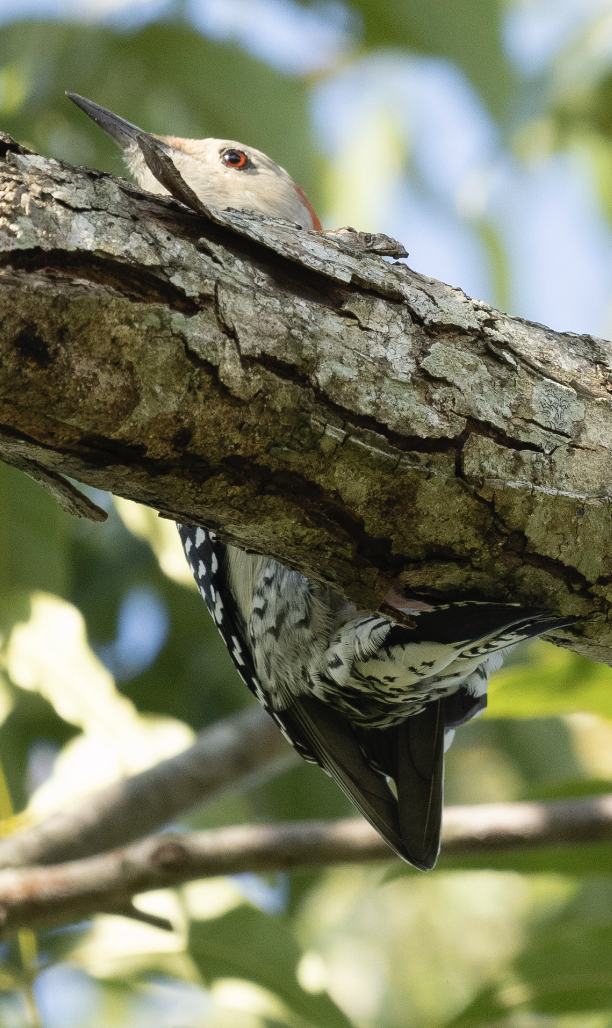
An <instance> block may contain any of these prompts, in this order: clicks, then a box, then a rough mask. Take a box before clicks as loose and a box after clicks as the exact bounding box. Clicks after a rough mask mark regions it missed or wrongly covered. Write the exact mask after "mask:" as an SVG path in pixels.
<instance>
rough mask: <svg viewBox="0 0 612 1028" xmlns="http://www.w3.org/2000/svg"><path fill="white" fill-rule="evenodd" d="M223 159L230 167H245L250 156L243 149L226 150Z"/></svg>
mask: <svg viewBox="0 0 612 1028" xmlns="http://www.w3.org/2000/svg"><path fill="white" fill-rule="evenodd" d="M221 160H222V161H223V163H224V164H225V165H227V167H228V168H238V169H240V168H244V167H246V165H247V163H248V160H249V159H248V157H247V155H246V154H245V153H243V151H242V150H225V151H224V152H223V154H222V155H221Z"/></svg>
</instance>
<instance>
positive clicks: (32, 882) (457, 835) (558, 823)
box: [0, 794, 612, 932]
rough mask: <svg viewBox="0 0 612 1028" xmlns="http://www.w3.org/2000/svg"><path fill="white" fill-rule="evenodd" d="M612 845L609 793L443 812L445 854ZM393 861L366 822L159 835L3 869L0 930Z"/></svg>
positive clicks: (0, 873)
mask: <svg viewBox="0 0 612 1028" xmlns="http://www.w3.org/2000/svg"><path fill="white" fill-rule="evenodd" d="M611 840H612V794H610V795H607V796H598V797H594V798H590V799H586V800H585V799H582V800H557V801H555V802H549V803H499V804H485V805H483V806H476V807H449V808H447V809H446V811H445V814H444V832H443V851H444V854H445V856H460V855H466V854H489V853H492V852H496V851H500V850H505V851H507V850H509V849H513V850H519V849H537V848H545V847H554V846H559V845H572V844H575V843H587V842H592V843H595V842H609V841H611ZM392 859H395V858H394V856H393V854H392V853H391V851H390V850H389V849H388V847H387V846H386V844H385V843H384V842H383V840H382V839H381V838H380V836H379V835H378V833H377V832H376V831H375V830H374V829H373V828H372V827H371V826H370V825H369V824H368V823H367V822H366V821H365V820H363V818H355V819H353V818H351V819H346V820H343V821H332V822H325V821H301V822H293V823H291V822H290V823H288V824H279V825H274V826H263V825H244V826H240V827H236V828H221V829H217V830H216V831H209V832H192V833H189V834H187V835H170V834H167V835H158V836H154V837H153V838H149V839H144V840H142V841H141V842H138V843H135V844H133V845H131V846H127V847H123V848H121V849H118V850H114V851H112V852H110V853H104V854H102V855H101V856H95V857H88V858H85V859H82V860H75V861H72V862H71V863H66V864H59V865H55V866H53V867H32V868H26V869H23V870H13V871H9V870H4V871H0V924H1V925H2V928H3V930H4V931H5V932H6V931H9V930H12V929H15V928H19V927H26V926H27V927H37V926H39V925H41V924H47V923H50V922H57V921H63V922H66V921H74V920H78V919H79V918H81V917H84V916H87V915H89V914H91V913H94V912H96V911H116V912H121V913H127V914H128V916H133V915H132V906H131V903H132V897H133V896H134V895H136V894H137V893H140V892H144V891H146V890H149V889H158V888H165V887H168V886H176V885H180V884H181V883H183V882H187V881H190V880H193V879H196V878H203V877H207V876H214V875H221V874H235V873H238V872H243V871H280V870H294V869H297V868H309V867H321V866H323V865H330V864H342V863H361V862H364V861H375V860H392Z"/></svg>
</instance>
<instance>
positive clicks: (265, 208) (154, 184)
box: [124, 136, 320, 229]
mask: <svg viewBox="0 0 612 1028" xmlns="http://www.w3.org/2000/svg"><path fill="white" fill-rule="evenodd" d="M159 138H160V139H162V140H163V141H164V142H165V143H167V144H168V145H169V146H171V147H172V148H173V153H172V154H171V157H172V160H173V162H174V164H175V165H176V167H177V168H178V170H179V171H180V173H181V175H182V176H183V178H184V179H185V181H186V182H187V184H188V185H189V186H191V188H192V189H193V191H194V192H195V193H196V195H197V196H198V197H199V198H200V200H202V202H203V203H205V204H207V205H208V206H210V207H218V208H220V209H221V210H223V209H224V208H226V207H233V208H234V209H237V210H251V211H258V212H259V213H261V214H269V215H271V216H272V217H277V218H285V219H286V220H287V221H292V222H294V223H295V224H298V225H300V226H301V227H302V228H305V229H311V228H319V227H320V225H319V222H318V219H317V218H316V215H315V214H314V211H313V210H312V208H311V207H310V204H309V203H308V200H307V199H306V197H305V196H304V194H303V193H302V191H301V189H300V188H299V186H297V185H296V183H295V182H294V181H293V179H292V178H291V176H290V175H289V174H288V173H287V172H286V171H285V169H284V168H281V167H280V165H278V164H275V162H274V161H272V160H271V159H270V158H269V157H266V155H265V154H264V153H262V152H261V151H260V150H256V149H255V148H254V147H252V146H244V145H243V144H242V143H237V142H236V141H235V140H232V139H179V138H176V137H174V136H160V137H159ZM124 157H125V160H126V163H127V165H128V167H129V169H130V171H131V173H132V174H133V175H134V178H135V179H136V181H137V182H138V184H139V185H140V186H142V188H143V189H147V190H148V191H149V192H150V193H165V194H167V190H166V189H164V187H163V186H161V185H160V184H159V182H158V181H157V179H156V178H155V177H154V176H153V175H152V173H151V172H150V171H149V169H148V168H147V166H146V164H145V162H144V159H143V157H142V154H141V152H140V150H139V149H138V147H137V146H136V145H135V144H132V145H131V146H128V147H127V148H126V149H125V150H124Z"/></svg>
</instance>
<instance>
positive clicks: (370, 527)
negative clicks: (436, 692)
mask: <svg viewBox="0 0 612 1028" xmlns="http://www.w3.org/2000/svg"><path fill="white" fill-rule="evenodd" d="M0 153H2V154H3V158H2V159H1V160H0V321H1V325H2V331H1V333H0V444H1V445H2V446H3V448H4V451H5V452H6V451H7V447H10V448H11V452H12V453H13V455H14V456H16V457H21V458H24V459H27V460H29V461H33V462H35V464H37V465H39V466H40V467H43V468H45V469H47V471H49V472H50V473H55V474H59V475H69V476H71V477H73V478H76V479H79V480H81V481H84V482H88V483H90V484H92V485H95V486H99V487H100V488H103V489H109V490H111V491H113V492H115V493H117V494H119V495H122V496H127V497H129V498H131V499H134V500H137V501H140V502H142V503H146V504H149V505H150V506H152V507H155V508H157V509H158V510H159V511H160V512H161V513H162V514H163V515H164V516H166V517H171V518H176V519H178V520H183V521H187V522H190V523H201V524H205V525H208V526H211V527H214V528H215V529H217V530H218V531H220V532H221V534H222V535H223V536H224V537H225V538H226V539H228V540H230V541H233V542H235V543H238V544H239V545H241V546H244V547H246V548H250V549H253V550H257V551H260V552H266V553H267V554H269V555H271V556H274V557H277V558H278V559H280V560H282V561H283V562H284V563H285V564H288V565H289V566H292V567H296V568H299V569H300V570H301V571H303V572H305V573H306V574H308V575H309V576H311V577H314V578H318V579H322V580H327V581H332V582H334V583H335V584H336V585H337V586H338V587H339V588H340V589H341V590H343V591H344V592H345V594H347V595H349V596H351V597H352V598H353V599H354V600H355V601H356V602H357V603H358V604H359V605H360V606H362V607H364V608H370V609H372V608H377V607H378V606H379V605H380V603H381V601H382V598H383V596H384V595H385V593H386V591H387V589H388V587H389V586H390V585H391V584H393V585H394V586H395V587H396V588H398V587H399V588H403V589H405V590H407V591H409V592H410V593H411V594H412V595H418V596H421V597H422V598H430V599H431V598H433V599H436V598H437V599H450V598H459V597H468V596H469V597H472V598H478V599H489V600H506V601H507V600H513V601H516V602H521V603H526V604H530V605H537V606H544V607H550V608H553V609H554V610H555V611H557V612H559V613H562V614H579V615H587V614H591V615H593V614H594V615H595V618H594V620H591V621H589V622H587V623H586V624H584V623H583V625H582V626H581V628H580V630H575V631H574V633H573V634H572V632H570V631H568V632H566V633H565V635H564V636H560V637H559V640H558V641H563V642H564V643H565V644H566V645H571V646H572V647H573V648H575V649H577V650H580V651H581V652H583V653H586V654H587V655H590V656H592V657H593V658H595V659H599V660H612V628H611V626H610V621H609V610H610V601H611V599H612V533H611V532H610V499H609V497H610V482H611V481H612V445H611V444H612V405H611V398H610V394H611V392H612V359H611V357H612V355H611V349H610V345H609V344H608V343H605V342H602V341H601V340H597V339H593V338H591V337H588V336H582V337H580V336H575V335H570V334H561V333H554V332H551V331H550V330H548V329H546V328H544V327H542V326H539V325H533V324H530V323H528V322H525V321H522V320H520V319H515V318H510V317H507V316H506V315H504V314H500V313H499V312H496V311H494V310H492V309H491V308H490V307H489V306H487V305H486V304H483V303H479V302H473V301H471V300H469V299H468V298H467V297H466V296H465V295H464V294H463V293H462V292H461V291H460V290H458V289H453V288H451V287H449V286H446V285H443V284H442V283H439V282H435V281H433V280H431V279H427V278H424V277H423V276H420V275H417V274H416V273H414V272H412V271H411V270H409V269H408V268H407V267H406V265H404V264H390V263H386V262H385V261H384V260H382V258H381V257H380V256H378V255H377V251H381V252H391V251H392V250H393V247H392V245H391V244H390V243H389V241H388V240H386V241H385V240H381V239H379V238H377V237H364V236H361V235H359V234H358V233H353V232H348V231H344V232H339V233H335V234H334V233H315V232H302V231H297V230H296V229H295V227H293V226H290V225H287V224H286V223H283V222H277V221H273V220H270V219H266V218H262V217H258V216H254V215H249V214H247V213H245V212H236V211H217V212H211V214H213V213H214V220H212V219H210V218H207V217H205V216H199V215H196V214H194V213H192V212H188V211H187V210H186V209H185V208H184V207H182V206H181V205H180V204H178V203H177V202H176V201H174V200H169V199H165V198H160V197H152V196H150V195H148V194H144V193H142V192H141V191H139V190H138V189H136V188H135V187H133V186H130V185H129V184H128V183H127V182H124V181H122V180H117V179H113V178H112V177H110V176H108V175H103V174H101V173H98V172H94V171H90V170H86V169H85V170H84V169H75V168H71V167H69V166H67V165H63V164H61V163H59V162H57V161H51V160H45V159H43V158H41V157H39V156H36V155H32V154H30V153H28V152H27V151H24V150H23V148H19V147H17V146H16V145H15V144H14V143H12V142H11V141H9V140H7V139H6V138H5V140H4V142H3V143H1V145H0ZM396 252H398V251H396Z"/></svg>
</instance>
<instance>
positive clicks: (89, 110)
mask: <svg viewBox="0 0 612 1028" xmlns="http://www.w3.org/2000/svg"><path fill="white" fill-rule="evenodd" d="M66 96H67V97H68V98H69V99H70V100H72V102H73V103H74V104H76V105H77V107H80V108H81V110H82V111H85V114H86V115H87V117H88V118H91V120H92V121H95V123H96V125H99V126H100V128H101V129H103V130H104V132H106V134H107V135H108V136H110V137H111V139H114V141H115V142H116V143H118V144H119V146H120V147H122V149H124V150H125V148H126V147H127V146H130V145H131V144H133V143H136V142H137V139H138V136H140V135H142V134H143V133H142V129H139V128H138V126H137V125H132V123H131V121H126V120H125V118H120V117H119V115H118V114H113V112H112V111H107V109H106V107H100V104H95V103H94V102H93V100H86V99H85V97H84V96H79V94H78V93H69V92H68V91H67V90H66Z"/></svg>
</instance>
